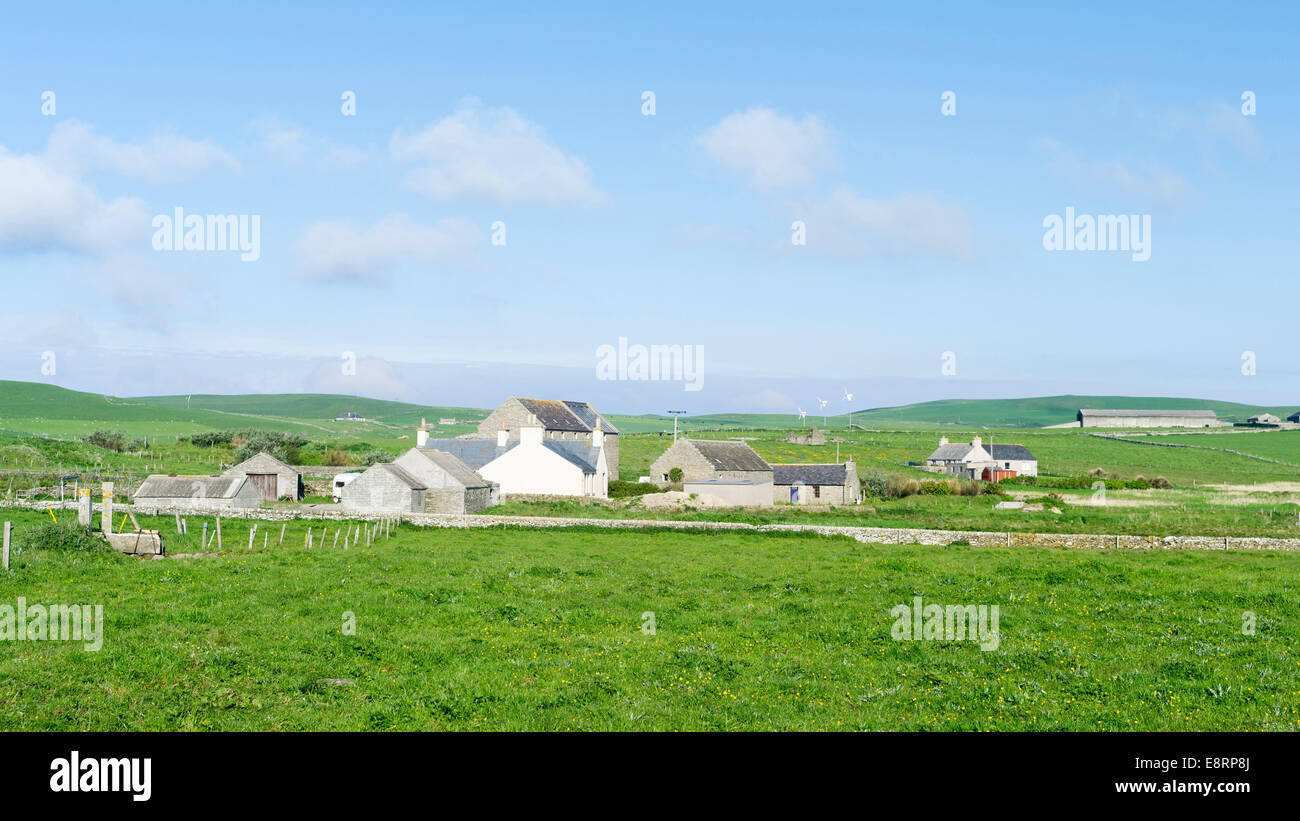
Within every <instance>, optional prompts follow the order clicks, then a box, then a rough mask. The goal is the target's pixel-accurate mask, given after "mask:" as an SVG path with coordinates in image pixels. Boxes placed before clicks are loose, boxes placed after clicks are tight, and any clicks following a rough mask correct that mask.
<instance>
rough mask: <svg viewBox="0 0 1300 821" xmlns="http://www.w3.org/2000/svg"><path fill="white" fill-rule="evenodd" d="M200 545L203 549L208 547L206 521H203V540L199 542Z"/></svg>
mask: <svg viewBox="0 0 1300 821" xmlns="http://www.w3.org/2000/svg"><path fill="white" fill-rule="evenodd" d="M200 547H201V548H202V549H203V550H207V549H208V523H207V522H204V523H203V542H202V543H201V545H200Z"/></svg>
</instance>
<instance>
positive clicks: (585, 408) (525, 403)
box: [478, 396, 618, 493]
mask: <svg viewBox="0 0 1300 821" xmlns="http://www.w3.org/2000/svg"><path fill="white" fill-rule="evenodd" d="M526 425H540V426H541V428H542V430H543V438H544V439H546V440H547V441H555V442H587V443H588V444H591V443H592V442H593V440H594V438H595V431H596V430H598V429H599V430H600V431H601V438H602V440H603V442H604V444H603V448H604V450H605V452H606V454H607V462H608V465H609V478H611V479H618V428H616V427H614V426H613V425H612V424H610V422H609V420H608V419H606V418H605V417H604V416H602V415H601V414H600V412H599V411H597V410H596V409H595V408H593V407H592V406H591V404H590V403H588V402H574V401H558V400H554V399H524V398H520V397H518V396H512V397H510V398H509V399H507V400H506V401H505V402H502V403H501V406H500V407H499V408H497V409H496V410H494V411H492V413H490V414H488V417H487V418H486V419H484V420H483V421H482V422H480V423H479V426H478V435H479V436H480V437H484V438H496V436H497V434H498V433H499V432H500V431H502V430H504V431H505V432H506V437H507V439H508V440H510V441H518V440H519V433H520V429H521V428H523V427H524V426H526ZM502 492H503V493H507V492H511V491H506V490H504V489H503V490H502Z"/></svg>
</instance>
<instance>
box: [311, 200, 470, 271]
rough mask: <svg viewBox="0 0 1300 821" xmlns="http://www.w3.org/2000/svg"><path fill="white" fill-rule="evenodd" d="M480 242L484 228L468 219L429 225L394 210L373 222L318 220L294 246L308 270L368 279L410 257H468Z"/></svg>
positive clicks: (460, 259) (425, 259)
mask: <svg viewBox="0 0 1300 821" xmlns="http://www.w3.org/2000/svg"><path fill="white" fill-rule="evenodd" d="M480 242H481V237H480V235H479V231H478V229H477V228H476V227H475V226H474V225H473V223H470V222H467V221H465V220H454V219H446V220H442V221H440V222H439V223H438V224H437V225H434V226H426V225H418V224H416V223H414V222H412V221H411V220H410V218H409V217H407V216H406V215H405V214H391V215H389V216H387V217H384V218H383V219H381V220H380V221H379V222H376V223H375V224H374V225H372V226H370V227H369V228H366V227H363V226H361V225H359V224H357V223H355V222H350V221H336V222H329V221H327V222H316V223H313V224H311V225H309V226H308V227H307V228H306V230H304V231H303V233H302V235H301V236H300V237H299V238H298V241H297V243H296V244H295V247H294V251H295V254H296V256H297V265H298V271H299V273H300V274H301V275H303V276H306V277H309V278H312V279H321V280H334V281H342V282H363V281H367V280H381V279H383V278H384V277H385V276H386V275H387V274H388V272H389V271H390V270H391V269H392V268H394V267H395V266H397V265H399V264H401V263H404V262H425V263H463V262H465V261H468V260H469V259H471V258H472V257H473V254H474V250H475V248H476V247H477V246H478V245H479V244H480Z"/></svg>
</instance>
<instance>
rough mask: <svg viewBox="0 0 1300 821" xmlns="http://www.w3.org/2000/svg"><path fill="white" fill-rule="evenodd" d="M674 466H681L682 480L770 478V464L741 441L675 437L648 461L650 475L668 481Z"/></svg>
mask: <svg viewBox="0 0 1300 821" xmlns="http://www.w3.org/2000/svg"><path fill="white" fill-rule="evenodd" d="M673 468H681V469H682V480H683V481H685V482H694V481H698V480H701V479H754V480H756V481H759V482H771V481H772V466H771V465H769V464H768V463H767V462H766V461H765V460H764V459H763V457H761V456H759V455H758V454H757V453H755V452H754V449H753V448H751V447H750V446H749V445H747V444H745V443H744V442H720V441H716V440H712V439H687V438H685V437H683V438H681V439H678V440H677V441H676V442H675V443H674V444H673V445H672V446H671V447H670V448H668V449H667V450H666V451H664V452H663V454H662V455H661V456H660V457H659V458H658V459H656V460H655V461H654V463H653V464H651V465H650V478H651V479H653V480H654V481H656V482H668V481H671V480H670V479H669V474H671V473H672V470H673Z"/></svg>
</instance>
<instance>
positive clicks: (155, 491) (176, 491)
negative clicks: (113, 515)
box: [132, 473, 262, 512]
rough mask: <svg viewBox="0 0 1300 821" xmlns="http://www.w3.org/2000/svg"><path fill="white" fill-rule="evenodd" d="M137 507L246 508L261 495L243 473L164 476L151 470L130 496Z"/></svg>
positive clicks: (255, 505) (260, 497)
mask: <svg viewBox="0 0 1300 821" xmlns="http://www.w3.org/2000/svg"><path fill="white" fill-rule="evenodd" d="M132 500H133V501H134V502H135V505H136V507H137V508H138V509H139V510H140V511H141V512H144V511H147V510H158V509H165V508H189V509H191V510H223V509H226V508H231V509H240V510H248V509H252V508H256V507H257V506H258V505H260V504H261V502H262V495H261V493H260V492H259V491H258V489H257V487H256V486H255V485H254V484H253V483H252V482H250V481H249V480H248V477H247V476H168V475H164V474H160V473H157V474H154V475H152V476H149V477H148V478H147V479H145V480H144V482H142V483H141V485H140V487H139V489H138V490H136V492H135V495H134V496H133V497H132Z"/></svg>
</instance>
